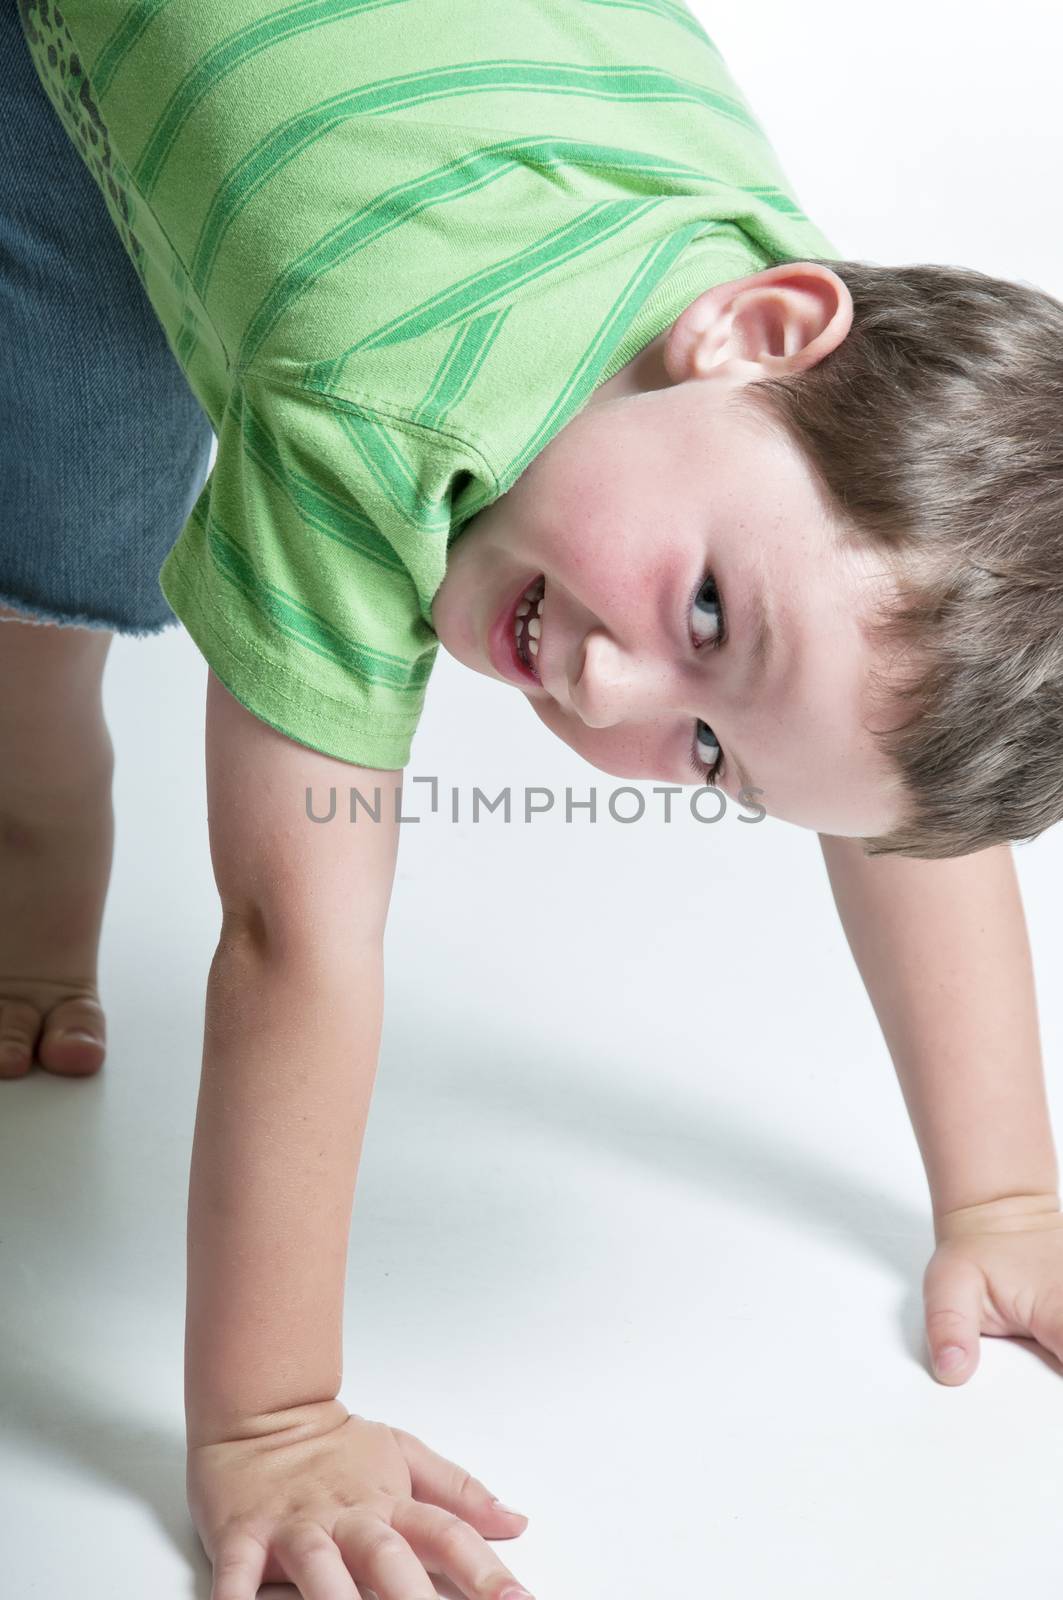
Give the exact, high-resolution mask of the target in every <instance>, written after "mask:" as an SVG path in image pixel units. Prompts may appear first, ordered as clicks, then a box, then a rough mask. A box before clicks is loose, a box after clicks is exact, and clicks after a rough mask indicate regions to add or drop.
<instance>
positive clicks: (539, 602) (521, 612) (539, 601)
mask: <svg viewBox="0 0 1063 1600" xmlns="http://www.w3.org/2000/svg"><path fill="white" fill-rule="evenodd" d="M545 593H546V579H545V578H544V577H543V575H542V573H540V574H539V576H538V577H537V578H536V580H535V582H534V583H531V584H529V585H528V587H527V589H525V591H524V593H523V594H522V595H521V597H520V600H519V601H518V602H517V609H516V611H515V612H514V615H513V637H514V639H515V641H516V646H517V655H518V656H519V657H520V660H521V661H522V662H523V663H524V665H525V666H526V667H527V668H528V669H529V671H531V672H534V673H535V676H536V677H537V678H538V676H539V669H538V666H537V664H536V659H535V658H536V656H537V655H538V654H539V639H540V635H541V633H542V611H543V596H544V595H545ZM540 681H541V680H540Z"/></svg>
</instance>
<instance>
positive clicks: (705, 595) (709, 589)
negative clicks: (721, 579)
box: [691, 574, 723, 648]
mask: <svg viewBox="0 0 1063 1600" xmlns="http://www.w3.org/2000/svg"><path fill="white" fill-rule="evenodd" d="M706 611H708V612H710V613H711V612H713V611H715V612H716V613H717V614H718V615H719V619H720V620H719V622H718V623H717V624H716V626H715V628H714V629H713V632H712V633H711V634H710V636H709V638H708V639H697V638H695V643H697V644H699V645H701V644H711V645H712V646H713V647H714V648H715V647H716V646H717V645H719V644H720V643H721V641H722V639H723V631H722V630H723V606H722V605H721V603H720V591H719V590H718V589H717V587H716V580H715V578H713V577H712V576H711V574H710V575H709V576H708V577H706V579H705V581H704V583H703V584H702V585H701V588H700V589H699V590H698V592H697V594H696V595H695V596H694V604H693V606H692V607H691V615H692V617H693V619H694V621H695V622H698V621H700V620H701V619H702V618H703V616H704V615H705V612H706Z"/></svg>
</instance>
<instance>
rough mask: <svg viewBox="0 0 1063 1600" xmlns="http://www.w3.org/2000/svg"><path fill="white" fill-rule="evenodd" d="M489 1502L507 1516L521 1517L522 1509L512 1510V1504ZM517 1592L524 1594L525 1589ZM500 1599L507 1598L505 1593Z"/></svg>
mask: <svg viewBox="0 0 1063 1600" xmlns="http://www.w3.org/2000/svg"><path fill="white" fill-rule="evenodd" d="M491 1504H492V1505H493V1506H494V1508H495V1510H496V1511H504V1512H505V1513H506V1516H507V1517H522V1516H523V1515H524V1512H523V1511H514V1509H513V1507H512V1506H504V1505H503V1504H502V1502H501V1500H498V1499H494V1500H492V1501H491ZM517 1592H518V1591H517V1590H514V1593H515V1594H516V1593H517ZM519 1592H520V1593H521V1594H524V1593H525V1592H526V1591H525V1590H523V1589H521V1590H520V1591H519ZM501 1600H507V1596H506V1595H502V1596H501Z"/></svg>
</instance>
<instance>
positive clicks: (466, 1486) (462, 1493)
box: [391, 1428, 528, 1539]
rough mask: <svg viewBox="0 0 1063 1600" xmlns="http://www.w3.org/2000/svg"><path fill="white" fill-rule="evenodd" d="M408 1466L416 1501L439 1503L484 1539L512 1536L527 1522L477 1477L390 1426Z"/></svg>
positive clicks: (402, 1429)
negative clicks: (469, 1524)
mask: <svg viewBox="0 0 1063 1600" xmlns="http://www.w3.org/2000/svg"><path fill="white" fill-rule="evenodd" d="M391 1431H392V1433H393V1434H394V1435H395V1438H396V1440H397V1441H398V1445H399V1448H400V1450H401V1451H402V1453H403V1455H404V1456H405V1457H406V1465H407V1466H408V1467H409V1469H410V1483H411V1485H412V1487H413V1493H414V1495H415V1496H416V1498H417V1499H418V1500H427V1501H430V1502H431V1504H433V1505H437V1506H442V1507H443V1509H444V1511H452V1512H453V1513H454V1515H455V1516H456V1517H461V1518H462V1520H463V1521H465V1522H469V1523H471V1524H472V1526H473V1527H474V1528H475V1529H476V1530H477V1532H478V1533H482V1534H483V1535H484V1537H485V1538H488V1539H513V1538H515V1537H516V1535H517V1534H518V1533H520V1532H522V1531H523V1530H522V1529H521V1528H520V1526H519V1524H520V1523H522V1522H525V1523H526V1522H527V1520H528V1519H527V1517H526V1516H525V1515H524V1512H523V1511H514V1510H513V1509H512V1507H511V1506H504V1505H503V1504H502V1502H501V1500H499V1499H497V1497H496V1496H494V1495H493V1494H492V1493H491V1491H490V1489H488V1488H487V1487H486V1486H485V1485H484V1484H482V1483H481V1482H480V1480H479V1478H474V1477H473V1476H472V1474H471V1473H468V1472H466V1471H465V1469H464V1467H459V1466H458V1464H457V1462H456V1461H449V1460H448V1459H447V1457H446V1456H441V1455H439V1454H438V1453H437V1452H436V1451H435V1450H432V1449H430V1448H429V1446H428V1445H426V1444H425V1443H424V1441H423V1440H422V1439H418V1438H417V1436H416V1434H413V1433H407V1432H406V1430H405V1429H404V1428H392V1430H391Z"/></svg>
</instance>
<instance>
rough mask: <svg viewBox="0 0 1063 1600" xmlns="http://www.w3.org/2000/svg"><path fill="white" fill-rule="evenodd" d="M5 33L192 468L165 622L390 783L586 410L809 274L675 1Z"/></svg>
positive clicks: (713, 55)
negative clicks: (742, 292)
mask: <svg viewBox="0 0 1063 1600" xmlns="http://www.w3.org/2000/svg"><path fill="white" fill-rule="evenodd" d="M20 7H21V11H22V19H23V27H24V31H25V34H26V38H27V41H28V44H29V47H30V50H31V53H32V54H33V57H34V60H35V62H36V66H37V70H38V72H39V74H40V76H41V79H42V81H43V83H44V85H45V88H46V89H47V91H48V93H49V95H50V96H51V99H52V102H53V104H54V106H55V108H56V110H57V112H58V114H59V116H60V118H61V119H62V121H63V124H64V126H65V127H66V129H67V132H68V133H69V134H70V136H71V137H72V138H73V139H74V140H75V141H76V144H77V147H78V149H79V150H80V152H81V154H82V156H83V157H84V159H85V161H86V163H87V165H88V167H89V170H90V171H91V172H92V174H93V176H94V177H95V178H96V180H97V182H98V183H99V185H100V188H101V190H102V192H103V195H104V198H105V199H106V202H107V205H108V208H109V210H110V214H111V217H112V219H113V221H114V223H115V226H116V227H117V229H118V231H119V234H120V236H121V239H122V241H123V244H124V245H125V247H126V249H127V250H128V252H129V254H130V257H131V259H132V261H133V263H134V265H135V266H136V269H137V272H138V273H139V275H140V279H141V282H142V283H143V285H144V288H145V291H146V293H147V295H148V297H149V299H150V301H151V303H152V305H153V307H154V309H155V312H156V314H157V316H158V317H159V320H160V322H161V323H162V326H163V328H164V329H165V332H166V335H167V338H168V341H169V344H170V348H171V349H172V350H173V352H174V354H175V356H176V357H177V359H178V361H179V362H180V363H181V366H182V368H183V370H184V372H185V374H186V376H187V378H188V381H189V384H190V385H191V387H192V389H193V391H194V393H195V394H196V396H197V398H198V399H199V401H200V403H201V405H202V406H203V408H204V410H205V411H206V413H207V416H208V417H209V419H210V421H211V424H212V426H213V428H214V431H215V433H216V434H217V440H218V448H217V458H216V461H215V464H214V467H213V469H212V471H211V474H210V477H209V478H208V480H207V482H206V483H205V485H204V487H203V490H202V492H201V494H200V495H199V498H198V500H197V502H196V505H195V507H194V509H193V511H192V513H191V515H190V516H189V518H188V521H187V522H186V524H185V526H184V528H183V530H182V532H181V535H180V537H179V538H178V540H177V542H176V544H175V545H174V547H173V549H172V550H171V552H170V554H169V555H168V556H167V558H166V561H165V562H164V563H163V566H162V570H161V573H160V578H159V581H160V585H161V588H162V592H163V594H164V595H165V596H166V599H167V600H168V602H169V603H170V605H171V606H172V607H173V610H174V611H175V613H176V614H177V616H178V617H179V618H180V620H181V622H182V623H183V624H184V626H185V627H186V628H187V630H188V632H189V634H190V635H191V637H192V639H193V640H194V641H195V643H196V645H197V647H198V648H199V650H200V651H201V652H202V654H203V656H204V657H205V658H206V660H207V661H208V662H209V664H210V666H211V667H212V668H213V670H214V671H215V672H216V673H217V675H218V677H219V678H221V680H222V681H223V683H225V684H226V686H227V687H228V689H229V690H230V692H231V693H232V694H233V695H235V696H236V698H237V699H238V700H240V701H241V702H242V703H243V704H244V705H245V706H246V707H247V708H248V709H249V710H250V711H251V712H253V713H254V715H256V716H257V717H259V718H261V719H262V720H263V721H265V722H267V723H269V724H271V725H272V726H274V727H276V728H278V729H280V730H281V731H282V732H283V733H285V734H287V735H288V736H289V737H291V738H293V739H296V740H298V741H299V742H301V743H303V744H305V745H309V746H310V747H312V748H314V749H317V750H321V751H324V752H325V753H327V754H329V755H333V756H337V757H339V758H341V759H343V760H346V761H351V762H356V763H359V764H361V765H365V766H370V767H386V768H393V767H402V766H405V765H406V764H407V762H408V761H409V758H410V746H411V741H412V737H413V734H414V731H415V729H416V726H417V722H418V718H419V716H420V713H421V710H422V707H423V703H424V697H425V692H426V689H427V684H428V677H429V673H430V671H431V668H432V665H433V662H434V660H435V656H436V652H437V650H438V648H439V643H438V639H437V636H436V634H435V632H434V630H433V628H432V625H431V605H432V599H433V596H434V595H435V592H436V590H437V589H438V587H439V584H440V583H441V581H442V578H443V575H444V571H445V568H446V559H447V551H448V548H449V546H450V544H451V543H452V542H453V540H454V539H455V538H457V537H458V536H459V534H460V533H461V531H462V528H463V527H464V526H465V525H466V524H467V523H468V522H469V520H470V518H472V517H473V516H475V515H476V513H477V512H479V511H481V510H483V508H484V507H485V506H487V505H490V504H491V502H492V501H494V500H495V499H497V498H498V497H499V496H500V495H502V494H504V493H505V492H506V491H507V490H508V489H509V488H510V487H511V486H512V484H513V483H514V482H515V480H516V479H517V478H518V477H519V475H520V474H521V473H522V472H523V471H524V469H525V468H526V467H527V466H528V465H529V463H530V462H531V461H532V460H533V459H534V458H535V456H536V455H537V454H538V453H539V451H541V450H542V449H543V448H544V447H545V446H546V445H547V444H548V443H549V441H550V440H551V439H552V438H553V437H554V436H555V435H556V434H557V433H558V432H559V431H560V430H561V429H562V428H563V427H564V426H565V424H566V423H567V422H569V421H571V419H572V418H573V417H574V416H575V415H576V413H577V412H578V411H579V410H580V408H581V407H582V406H583V405H584V404H585V403H586V402H587V400H588V399H589V398H590V396H591V395H592V393H593V392H594V389H595V388H596V387H597V385H599V384H600V383H603V382H605V381H606V380H607V379H608V378H611V377H612V376H613V375H614V374H615V373H616V372H618V371H619V369H620V368H621V367H622V366H624V365H626V363H627V362H628V361H630V360H631V359H632V358H633V357H634V356H635V355H636V354H637V353H638V351H639V350H641V349H642V348H643V347H644V346H645V345H646V344H648V343H649V342H650V341H651V340H652V339H654V338H656V337H657V336H658V335H659V334H660V333H662V332H664V331H665V330H666V329H667V328H668V327H669V326H670V325H671V324H672V323H673V322H674V321H675V319H676V318H677V317H678V316H679V315H680V313H681V312H682V311H683V310H684V308H685V307H686V306H687V305H689V304H690V302H691V301H692V300H694V299H696V297H697V296H698V294H700V293H701V292H702V291H703V290H704V289H706V288H709V287H711V286H713V285H714V284H717V283H722V282H724V281H726V280H727V279H730V278H736V277H741V276H743V275H745V274H746V273H749V272H755V271H758V270H760V268H762V267H763V266H766V265H768V264H770V263H771V262H772V261H774V260H779V259H783V258H786V257H802V256H805V257H824V256H826V257H830V256H832V255H835V254H836V253H837V252H836V251H834V249H833V248H832V246H831V244H830V243H829V241H828V240H827V239H826V238H825V237H824V236H823V234H821V233H820V232H819V230H818V229H817V228H816V227H815V226H814V225H813V224H812V223H811V222H810V221H809V220H808V219H807V218H806V217H805V216H804V215H803V214H802V212H801V210H800V208H799V206H798V205H797V202H796V200H795V197H794V194H793V192H792V189H791V188H790V186H789V185H788V183H787V181H786V178H785V176H784V175H783V172H782V170H781V169H780V166H779V164H778V161H777V158H776V157H775V155H774V154H773V152H772V149H771V147H770V145H769V144H768V142H767V140H766V138H765V136H764V134H763V132H762V131H761V129H760V127H759V126H758V124H757V121H756V119H755V118H754V116H753V115H752V113H751V111H750V109H749V106H748V105H747V103H746V102H745V100H744V99H743V97H742V95H741V93H740V91H739V90H738V88H737V87H736V85H735V83H734V82H733V80H732V79H731V77H730V75H729V73H728V71H727V68H726V66H725V65H724V63H723V61H722V60H721V58H720V55H719V52H718V51H717V49H716V47H715V45H714V44H713V43H712V42H711V40H710V39H709V38H708V37H707V36H706V34H705V32H704V30H703V29H702V27H701V26H700V24H699V23H698V22H697V21H696V20H695V18H694V17H693V16H692V15H691V13H690V12H689V11H688V10H687V9H686V7H685V6H684V5H683V4H682V3H681V0H504V3H503V0H286V3H284V0H63V4H62V6H61V8H60V7H57V6H56V5H55V4H54V3H51V0H20ZM165 448H166V441H165V440H162V439H161V440H160V441H159V449H160V450H164V449H165Z"/></svg>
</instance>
